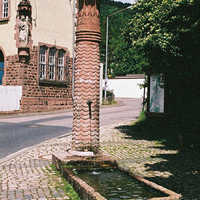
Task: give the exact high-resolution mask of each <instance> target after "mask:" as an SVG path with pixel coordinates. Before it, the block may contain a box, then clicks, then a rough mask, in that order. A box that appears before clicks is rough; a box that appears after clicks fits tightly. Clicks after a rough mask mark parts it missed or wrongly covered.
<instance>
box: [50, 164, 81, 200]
mask: <svg viewBox="0 0 200 200" xmlns="http://www.w3.org/2000/svg"><path fill="white" fill-rule="evenodd" d="M51 169H52V171H54V172H55V173H56V175H57V176H59V177H61V179H62V184H61V185H60V184H57V186H56V188H57V189H58V188H60V189H62V190H63V191H64V192H65V194H66V195H67V196H68V197H69V198H70V200H80V198H79V196H78V194H77V193H76V192H75V191H74V189H73V187H72V186H71V185H70V184H69V183H68V182H67V181H66V179H65V178H64V177H62V175H61V174H60V172H59V171H57V169H56V167H55V166H54V165H51Z"/></svg>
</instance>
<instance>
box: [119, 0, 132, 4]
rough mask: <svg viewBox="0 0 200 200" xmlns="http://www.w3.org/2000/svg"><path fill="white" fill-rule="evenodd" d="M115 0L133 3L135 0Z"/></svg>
mask: <svg viewBox="0 0 200 200" xmlns="http://www.w3.org/2000/svg"><path fill="white" fill-rule="evenodd" d="M115 1H121V2H123V3H133V2H134V1H135V0H115Z"/></svg>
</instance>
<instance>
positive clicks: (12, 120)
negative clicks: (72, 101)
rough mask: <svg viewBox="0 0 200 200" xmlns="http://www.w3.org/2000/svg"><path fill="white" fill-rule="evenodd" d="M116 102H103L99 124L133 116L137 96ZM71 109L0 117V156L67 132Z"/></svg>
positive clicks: (131, 118)
mask: <svg viewBox="0 0 200 200" xmlns="http://www.w3.org/2000/svg"><path fill="white" fill-rule="evenodd" d="M118 102H119V104H118V105H117V106H116V105H115V106H103V107H102V108H101V112H100V118H101V121H100V126H105V125H111V124H113V123H119V122H121V121H130V120H134V119H136V117H137V116H138V114H139V112H140V111H141V102H142V101H141V99H119V100H118ZM71 130H72V112H57V113H56V112H54V113H40V114H26V115H17V116H6V117H2V116H1V117H0V159H1V158H4V157H5V156H7V155H10V154H12V153H15V152H17V151H19V150H21V149H23V148H25V147H29V146H32V145H36V144H38V143H40V142H42V141H45V140H47V139H51V138H54V137H58V136H61V135H63V134H67V133H68V134H71Z"/></svg>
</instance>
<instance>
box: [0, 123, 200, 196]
mask: <svg viewBox="0 0 200 200" xmlns="http://www.w3.org/2000/svg"><path fill="white" fill-rule="evenodd" d="M129 123H130V122H121V123H120V124H113V125H112V126H104V127H102V128H101V150H103V151H104V152H106V153H108V154H110V155H113V156H114V157H115V158H117V159H118V160H119V163H120V166H121V167H123V168H124V169H127V170H130V171H132V172H134V173H135V174H136V175H140V176H143V177H146V178H149V179H150V180H151V178H158V180H162V182H157V183H158V184H161V185H163V186H164V187H167V188H169V187H171V188H169V189H172V190H174V188H176V187H178V186H179V185H177V182H175V183H169V185H167V184H165V183H167V180H170V178H171V177H173V174H172V170H171V171H170V170H168V168H162V166H161V167H159V168H158V169H154V168H152V166H154V165H156V164H161V163H167V159H166V157H165V156H172V157H174V156H176V155H177V153H178V151H177V150H173V149H167V148H164V146H163V144H162V143H161V142H158V141H154V140H144V139H137V140H136V139H133V138H131V137H129V136H128V135H127V134H126V133H124V132H125V131H121V130H120V129H119V127H120V126H125V127H126V125H128V124H129ZM116 127H118V128H116ZM70 141H71V136H62V137H59V138H56V139H51V140H48V141H46V142H43V143H41V144H39V145H36V146H34V147H31V148H28V149H25V150H24V151H21V152H18V153H16V154H15V155H12V156H8V157H7V158H5V159H2V160H0V200H26V199H30V200H53V199H55V200H56V199H63V200H64V199H69V197H68V196H67V195H66V193H65V192H64V191H63V189H62V186H63V182H62V179H61V178H60V177H59V176H57V175H56V174H55V172H54V171H53V170H52V169H51V167H50V164H51V155H52V153H54V152H65V151H66V150H67V149H69V148H70ZM173 184H176V187H174V185H173ZM181 184H184V183H181ZM168 186H169V187H168ZM185 187H187V185H186V186H185ZM175 192H180V191H176V190H175ZM186 195H187V193H186ZM188 195H189V196H188V198H187V200H189V199H191V200H194V199H198V198H196V197H194V196H195V195H196V196H197V194H195V193H192V192H191V194H188ZM192 195H193V196H192Z"/></svg>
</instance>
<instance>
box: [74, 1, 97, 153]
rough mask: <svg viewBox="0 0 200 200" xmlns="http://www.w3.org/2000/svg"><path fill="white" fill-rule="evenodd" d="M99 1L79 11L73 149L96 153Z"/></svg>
mask: <svg viewBox="0 0 200 200" xmlns="http://www.w3.org/2000/svg"><path fill="white" fill-rule="evenodd" d="M79 3H80V2H79ZM96 3H97V2H96V0H93V1H88V2H87V5H86V3H85V1H83V7H82V8H81V10H79V13H78V24H77V29H76V63H75V73H74V76H75V77H74V80H75V83H74V88H75V89H74V104H73V107H74V113H73V139H72V149H75V150H80V151H85V150H91V151H94V152H97V151H98V148H99V103H100V102H99V86H100V67H99V66H100V59H99V41H100V28H99V26H100V24H99V12H98V9H97V6H96ZM88 22H89V23H88Z"/></svg>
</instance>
